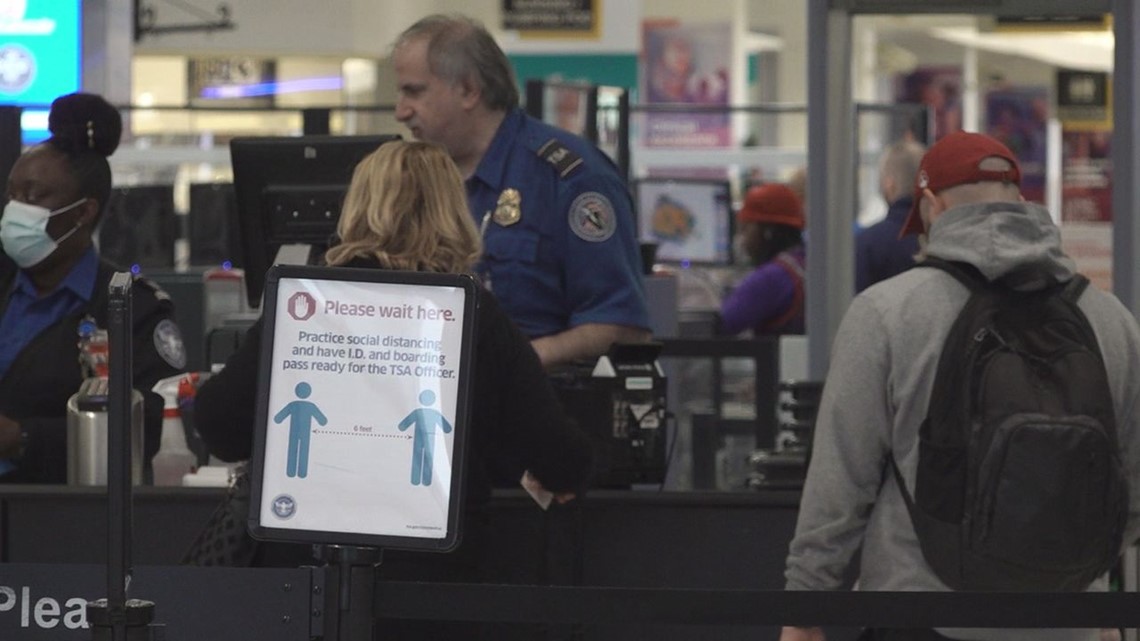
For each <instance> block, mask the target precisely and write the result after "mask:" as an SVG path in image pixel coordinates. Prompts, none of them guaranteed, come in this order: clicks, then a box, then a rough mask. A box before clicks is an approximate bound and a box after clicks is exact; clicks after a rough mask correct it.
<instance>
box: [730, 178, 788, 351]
mask: <svg viewBox="0 0 1140 641" xmlns="http://www.w3.org/2000/svg"><path fill="white" fill-rule="evenodd" d="M737 221H738V223H739V233H740V235H741V238H742V240H743V245H744V250H745V251H746V252H747V253H748V257H749V259H750V260H751V261H752V264H754V265H756V269H754V270H752V272H751V273H749V274H748V275H747V276H745V277H744V279H743V280H741V281H740V282H739V283H738V284H737V285H736V287H735V288H733V290H732V291H731V292H730V293H729V294H728V296H727V297H725V299H724V303H723V304H722V305H721V310H720V315H721V323H720V330H721V333H723V334H739V333H740V332H743V331H745V330H748V329H750V330H752V332H753V333H754V334H756V335H762V334H802V333H803V332H804V241H803V229H804V209H803V203H801V202H800V198H799V197H798V196H796V194H795V192H793V191H792V190H791V189H789V188H788V187H787V186H786V185H782V184H776V183H773V184H768V185H761V186H758V187H752V188H751V189H749V190H748V193H747V195H745V197H744V205H743V206H742V207H741V208H740V211H739V212H737Z"/></svg>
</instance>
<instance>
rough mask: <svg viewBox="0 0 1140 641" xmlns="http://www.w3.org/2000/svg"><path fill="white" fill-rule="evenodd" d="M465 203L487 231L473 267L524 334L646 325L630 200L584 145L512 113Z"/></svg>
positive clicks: (612, 171)
mask: <svg viewBox="0 0 1140 641" xmlns="http://www.w3.org/2000/svg"><path fill="white" fill-rule="evenodd" d="M511 189H513V190H515V191H516V192H517V195H518V198H519V200H518V203H519V204H518V206H517V207H515V206H513V205H511V204H510V201H511V196H512V194H511V193H510V192H507V190H511ZM504 192H507V193H506V194H504ZM467 202H468V206H469V207H470V209H471V214H472V216H474V217H475V224H476V225H479V226H480V228H481V229H482V230H483V242H484V253H483V260H482V262H481V263H480V264H479V266H478V268H477V269H478V271H479V272H480V273H481V274H482V275H483V276H484V278H486V279H487V280H488V281H489V285H490V286H491V289H492V290H493V291H494V292H495V296H496V298H498V299H499V302H500V303H501V304H502V306H503V308H504V309H506V311H507V315H508V316H510V318H511V319H512V320H513V321H514V322H515V323H516V324H517V325H518V326H519V328H520V329H522V330H523V332H524V333H525V334H526V335H527V336H529V337H531V338H538V337H541V336H547V335H550V334H556V333H559V332H562V331H565V330H567V329H570V328H572V327H576V326H578V325H582V324H586V323H609V324H616V325H628V326H632V327H640V328H643V329H648V328H649V314H648V311H647V308H646V304H645V294H644V292H643V290H642V285H641V258H640V253H639V249H638V246H637V238H636V230H635V222H636V221H635V220H634V215H633V203H632V199H631V198H630V195H629V191H628V189H627V188H626V185H625V182H624V181H623V180H622V179H621V177H619V176H618V174H617V171H616V168H615V167H614V165H613V163H612V162H610V160H609V158H607V157H606V156H605V155H604V154H603V153H602V152H601V151H599V150H598V149H597V148H596V147H594V146H593V145H592V144H590V143H589V142H588V141H586V140H584V139H582V138H579V137H577V136H574V135H573V134H570V133H568V132H566V131H563V130H561V129H557V128H555V127H552V126H550V125H547V124H545V123H542V122H540V121H538V120H536V119H534V118H531V117H530V116H527V115H526V114H525V113H523V111H522V110H519V109H515V110H513V111H511V112H508V113H507V115H506V118H504V120H503V123H502V124H501V125H500V126H499V130H498V131H497V132H496V133H495V138H494V139H493V140H492V141H491V146H490V147H489V148H488V149H487V153H486V154H485V155H484V156H483V159H482V161H480V163H479V166H478V167H476V168H475V174H474V175H473V176H471V177H470V178H468V179H467ZM500 203H505V204H504V205H503V206H500ZM496 208H499V209H500V213H501V214H505V215H501V216H497V215H495V211H496ZM512 209H513V210H515V211H512ZM515 213H517V214H520V215H519V216H515V215H514V214H515ZM515 218H517V222H511V221H512V220H514V219H515Z"/></svg>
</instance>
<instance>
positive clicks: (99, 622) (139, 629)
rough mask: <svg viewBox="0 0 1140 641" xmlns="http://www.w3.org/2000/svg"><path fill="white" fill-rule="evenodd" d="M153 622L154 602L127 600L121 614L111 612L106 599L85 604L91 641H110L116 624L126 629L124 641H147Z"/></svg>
mask: <svg viewBox="0 0 1140 641" xmlns="http://www.w3.org/2000/svg"><path fill="white" fill-rule="evenodd" d="M152 621H154V601H145V600H143V599H128V600H127V602H126V603H125V604H124V607H123V610H122V611H121V612H113V611H112V609H111V607H110V605H109V604H108V603H107V599H98V600H96V601H88V602H87V623H88V625H90V626H91V639H92V640H93V641H111V640H112V637H113V632H114V627H115V624H116V623H122V624H123V627H125V628H126V631H127V637H126V639H125V641H149V639H150V629H149V627H148V626H149V625H150V623H151V622H152Z"/></svg>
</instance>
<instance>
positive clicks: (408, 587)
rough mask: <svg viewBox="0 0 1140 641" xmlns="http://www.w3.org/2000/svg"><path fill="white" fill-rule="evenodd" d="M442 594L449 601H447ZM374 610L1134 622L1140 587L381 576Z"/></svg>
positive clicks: (591, 616)
mask: <svg viewBox="0 0 1140 641" xmlns="http://www.w3.org/2000/svg"><path fill="white" fill-rule="evenodd" d="M440 603H446V604H448V605H447V607H446V608H440V607H439V604H440ZM374 613H375V614H376V616H378V617H387V618H398V619H437V620H454V621H509V622H516V623H582V624H600V625H606V624H620V625H629V624H670V625H672V624H676V625H682V624H699V625H754V626H766V625H799V626H852V627H863V626H870V627H892V628H932V627H962V628H977V627H985V628H1112V627H1120V628H1135V627H1140V594H1138V593H1136V592H1107V593H1087V592H1081V593H1033V594H1029V593H1018V594H1012V593H983V592H839V591H836V592H784V591H775V590H686V589H650V588H645V589H639V588H610V587H564V586H536V585H486V584H458V583H419V582H397V581H380V582H378V583H377V584H376V602H375V609H374Z"/></svg>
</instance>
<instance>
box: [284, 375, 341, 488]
mask: <svg viewBox="0 0 1140 641" xmlns="http://www.w3.org/2000/svg"><path fill="white" fill-rule="evenodd" d="M293 391H294V392H296V394H297V398H298V399H306V398H309V394H312V393H313V388H312V387H310V386H309V384H308V383H305V382H304V381H302V382H300V383H297V386H296V387H294V388H293ZM287 418H288V419H290V420H289V454H288V459H287V460H286V461H285V475H286V476H288V477H290V478H292V477H294V476H297V477H300V478H305V477H306V476H308V475H309V437H310V436H311V434H312V429H313V420H316V421H317V422H318V423H320V424H321V425H326V424H327V423H328V422H329V420H328V419H327V418H325V415H324V414H322V413H321V410H320V409H318V408H317V404H316V403H313V402H310V401H306V400H296V401H289V403H287V404H286V405H285V407H283V408H281V411H280V412H277V414H276V415H275V416H274V417H273V422H274V423H280V422H282V421H284V420H285V419H287Z"/></svg>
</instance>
